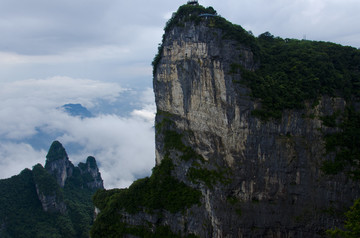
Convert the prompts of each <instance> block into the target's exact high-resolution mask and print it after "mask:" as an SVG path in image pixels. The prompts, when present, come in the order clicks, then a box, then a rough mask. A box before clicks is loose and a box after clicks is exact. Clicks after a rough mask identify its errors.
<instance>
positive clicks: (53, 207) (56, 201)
mask: <svg viewBox="0 0 360 238" xmlns="http://www.w3.org/2000/svg"><path fill="white" fill-rule="evenodd" d="M35 186H36V193H37V194H38V198H39V200H40V202H41V206H42V208H43V210H44V211H45V212H50V213H57V212H59V213H61V214H65V213H66V210H67V208H66V205H65V203H64V201H63V200H62V199H61V198H59V196H58V195H57V194H56V193H54V194H52V195H46V194H44V193H43V192H42V191H40V189H39V187H38V185H35Z"/></svg>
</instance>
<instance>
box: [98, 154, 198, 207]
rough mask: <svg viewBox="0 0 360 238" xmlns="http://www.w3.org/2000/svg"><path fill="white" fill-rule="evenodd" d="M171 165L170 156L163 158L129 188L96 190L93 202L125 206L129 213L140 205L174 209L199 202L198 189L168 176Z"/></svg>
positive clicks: (99, 204) (106, 205) (171, 168)
mask: <svg viewBox="0 0 360 238" xmlns="http://www.w3.org/2000/svg"><path fill="white" fill-rule="evenodd" d="M173 167H174V165H173V163H172V161H171V160H170V159H164V160H163V161H162V162H161V164H160V165H159V166H156V167H154V168H153V173H152V175H151V177H150V178H149V177H146V178H143V179H139V180H137V181H135V182H134V183H133V184H132V185H131V186H130V187H129V188H128V189H122V190H114V191H113V190H109V191H106V190H100V191H98V192H97V193H96V194H95V195H94V198H93V200H94V204H95V206H96V207H99V208H100V209H102V210H103V209H106V208H107V207H108V206H109V204H111V205H112V206H114V207H113V208H115V209H117V210H121V209H125V210H126V211H127V212H129V213H136V212H139V211H142V210H143V209H147V210H149V211H152V210H157V209H165V210H167V211H170V212H172V213H176V212H179V211H181V210H183V209H185V208H188V207H190V206H192V205H194V204H198V203H199V199H200V196H201V193H200V192H199V191H197V190H195V189H193V188H190V187H188V186H187V185H185V184H184V183H183V182H179V181H178V180H176V179H175V178H174V177H173V176H171V171H172V170H173ZM104 201H106V203H104Z"/></svg>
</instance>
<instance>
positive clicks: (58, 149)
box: [33, 141, 104, 214]
mask: <svg viewBox="0 0 360 238" xmlns="http://www.w3.org/2000/svg"><path fill="white" fill-rule="evenodd" d="M33 173H34V179H35V185H36V192H37V194H38V197H39V200H40V202H41V204H42V207H43V210H44V211H46V212H60V213H62V214H65V212H66V211H67V208H66V205H65V203H64V199H63V189H65V186H66V185H67V183H72V184H73V185H72V186H78V187H79V188H78V189H89V190H91V191H96V190H97V189H103V188H104V184H103V180H102V178H101V174H100V172H99V169H98V167H97V164H96V160H95V158H94V157H92V156H89V157H88V158H87V160H86V163H79V165H78V167H75V166H74V165H73V164H72V163H71V161H70V160H69V158H68V156H67V153H66V151H65V148H64V147H63V146H62V144H61V143H60V142H58V141H54V142H53V143H52V144H51V146H50V149H49V152H48V154H47V156H46V164H45V169H44V168H43V167H42V165H40V164H38V165H36V166H34V168H33Z"/></svg>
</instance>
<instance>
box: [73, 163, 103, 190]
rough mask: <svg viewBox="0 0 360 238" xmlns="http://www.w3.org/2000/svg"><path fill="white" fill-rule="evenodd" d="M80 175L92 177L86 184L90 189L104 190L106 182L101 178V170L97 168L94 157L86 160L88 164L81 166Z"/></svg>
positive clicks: (81, 164)
mask: <svg viewBox="0 0 360 238" xmlns="http://www.w3.org/2000/svg"><path fill="white" fill-rule="evenodd" d="M79 169H80V173H81V174H82V175H86V174H88V175H90V176H89V177H90V179H89V180H88V181H85V182H86V186H87V187H88V188H90V189H102V188H104V182H103V180H102V178H101V174H100V172H99V168H98V167H97V164H96V160H95V158H94V157H92V156H89V157H88V158H87V159H86V163H85V164H84V163H80V164H79Z"/></svg>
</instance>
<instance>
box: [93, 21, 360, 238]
mask: <svg viewBox="0 0 360 238" xmlns="http://www.w3.org/2000/svg"><path fill="white" fill-rule="evenodd" d="M191 17H192V15H188V16H184V19H185V18H186V19H191ZM213 17H216V16H213ZM160 49H161V50H162V51H161V52H160V55H159V56H158V58H155V59H156V61H155V64H154V65H155V69H154V81H153V83H154V93H155V100H156V105H157V116H156V122H155V124H156V125H155V127H156V163H157V165H160V164H161V162H162V161H165V160H166V161H168V159H171V161H172V162H173V163H174V165H175V166H174V170H173V171H172V176H173V177H175V178H176V179H177V180H179V181H181V182H184V183H185V184H186V185H188V186H190V187H192V188H195V189H197V190H199V191H201V194H202V198H201V204H200V205H197V204H196V205H193V206H192V207H190V208H186V209H184V210H183V211H181V212H176V213H171V212H169V211H166V210H165V209H161V210H156V211H153V210H151V208H150V209H149V210H150V212H148V211H149V210H147V209H148V208H146V207H145V208H143V207H142V208H140V209H139V210H141V211H140V212H137V213H135V214H134V213H130V214H129V213H128V212H126V208H127V207H126V206H127V205H129V204H125V205H124V204H121V202H120V203H119V204H120V205H119V206H118V207H115V206H113V207H111V205H106V204H105V203H106V201H110V200H111V201H112V202H113V203H115V202H116V201H119V200H120V198H121V196H125V195H126V191H123V194H121V191H120V192H119V193H118V194H117V195H116V196H117V197H116V196H115V195H114V196H112V193H114V194H115V193H116V191H112V192H111V191H110V192H109V193H108V195H106V194H103V195H102V196H104V197H103V200H101V199H99V200H101V205H102V206H103V207H104V208H105V207H106V208H107V210H106V212H108V214H110V215H109V216H110V217H111V218H113V217H115V219H114V220H113V223H112V224H114V222H115V224H118V223H119V224H120V225H121V226H122V228H123V229H122V230H121V231H122V232H123V233H124V234H125V236H124V237H134V236H136V234H139V233H136V232H137V230H136V231H134V230H131V228H139V227H140V228H144V229H148V230H150V232H154V231H156V230H157V228H158V227H169V228H170V229H171V231H172V232H173V233H174V234H179V235H180V236H182V237H186V236H188V235H196V236H198V237H216V238H222V237H269V238H270V237H274V238H275V237H279V238H280V237H323V236H324V232H325V230H326V229H329V228H331V227H333V226H336V225H339V224H340V223H341V221H342V219H343V218H342V217H341V214H342V213H343V212H344V208H346V207H349V206H350V205H351V204H352V203H353V201H354V199H355V198H358V197H359V195H360V187H359V184H357V183H355V182H353V181H351V180H350V179H348V178H347V177H346V176H345V175H344V174H339V175H336V176H327V175H325V174H324V173H323V172H322V170H321V165H322V162H323V161H324V160H327V159H330V158H334V154H325V141H324V134H326V133H330V132H334V130H336V129H334V128H329V127H327V126H325V125H324V124H323V121H322V120H320V118H321V117H322V116H327V115H333V114H334V112H340V113H341V112H344V110H345V108H346V106H347V102H346V101H345V100H344V99H343V98H340V97H328V96H321V97H320V98H319V103H318V104H317V106H314V107H313V106H312V105H310V103H305V108H304V109H302V110H285V111H283V113H282V117H281V118H280V119H276V120H275V119H270V120H268V121H262V120H260V119H258V118H256V117H254V116H253V115H252V114H251V112H252V111H253V110H254V109H257V108H259V107H260V106H261V105H260V103H259V102H258V101H257V100H256V99H253V98H251V97H250V96H249V95H250V89H249V88H247V87H245V86H243V85H241V84H240V83H238V82H239V81H241V75H240V74H234V73H230V72H231V70H232V66H233V65H234V64H235V65H240V66H241V67H242V68H244V69H245V70H248V71H254V70H256V69H258V67H259V62H257V61H256V60H255V58H256V57H255V55H254V52H253V51H252V48H251V47H250V46H247V45H246V44H245V43H242V42H239V41H236V40H231V39H229V38H227V37H225V32H224V30H223V29H221V28H217V27H214V24H212V23H211V17H210V18H209V19H208V18H202V19H201V20H199V19H197V21H191V20H186V21H180V22H177V23H174V24H173V25H172V26H171V27H168V26H167V31H166V33H165V35H164V39H163V44H162V46H161V47H160ZM357 110H359V108H357ZM175 137H177V138H175ZM140 182H141V181H140ZM134 184H135V183H134ZM136 185H137V186H138V187H136V186H134V187H135V188H134V190H135V191H136V189H139V190H140V188H141V186H140V185H139V182H138V183H137V184H136ZM99 196H100V195H99ZM106 196H108V197H106ZM164 196H166V195H164ZM105 197H106V199H108V198H110V199H108V200H106V199H105ZM99 204H100V202H99ZM104 204H105V205H104ZM131 205H133V204H131ZM134 206H136V205H134ZM111 209H113V210H115V211H116V212H113V213H110V212H109V211H113V210H111ZM100 215H101V212H100ZM104 216H106V214H104ZM111 218H109V219H111ZM116 219H117V220H116ZM104 221H108V220H107V219H106V218H103V219H102V222H104ZM101 225H102V224H99V225H98V226H97V227H101ZM107 225H108V224H107ZM105 227H106V226H105ZM124 227H125V228H124ZM119 229H120V228H119ZM127 229H128V230H127ZM126 234H128V236H126ZM130 234H132V235H130ZM100 236H101V234H100ZM100 236H99V237H100ZM138 236H141V235H138Z"/></svg>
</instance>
